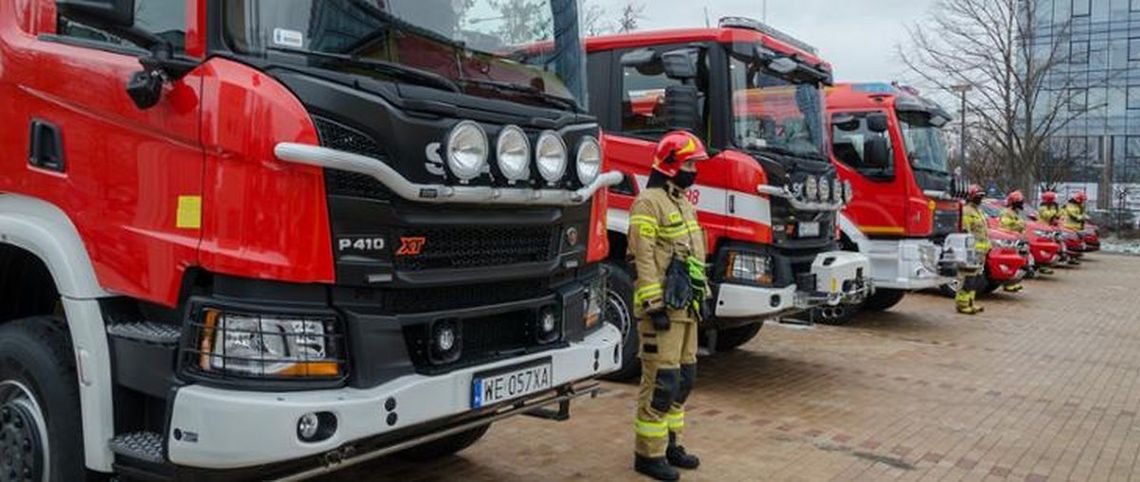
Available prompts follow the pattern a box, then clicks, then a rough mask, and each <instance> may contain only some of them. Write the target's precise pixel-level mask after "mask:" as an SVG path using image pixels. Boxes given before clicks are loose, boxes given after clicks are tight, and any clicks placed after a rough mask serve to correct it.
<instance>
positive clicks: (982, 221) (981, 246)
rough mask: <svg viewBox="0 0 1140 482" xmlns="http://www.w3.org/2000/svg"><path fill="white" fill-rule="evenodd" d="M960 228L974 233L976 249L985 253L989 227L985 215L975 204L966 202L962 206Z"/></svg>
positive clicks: (987, 244)
mask: <svg viewBox="0 0 1140 482" xmlns="http://www.w3.org/2000/svg"><path fill="white" fill-rule="evenodd" d="M962 229H963V230H964V231H966V232H967V233H970V234H972V235H974V240H975V241H976V242H977V249H978V251H982V255H983V256H984V255H985V252H986V251H989V250H990V231H989V229H990V227H989V225H987V224H986V216H985V215H983V214H982V211H981V209H978V207H977V206H975V205H973V204H969V203H967V204H966V205H965V206H964V207H962Z"/></svg>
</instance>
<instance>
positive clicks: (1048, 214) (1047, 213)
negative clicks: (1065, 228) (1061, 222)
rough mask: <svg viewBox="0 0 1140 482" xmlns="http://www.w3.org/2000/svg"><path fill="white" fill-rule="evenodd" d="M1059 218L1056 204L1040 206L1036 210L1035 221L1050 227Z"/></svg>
mask: <svg viewBox="0 0 1140 482" xmlns="http://www.w3.org/2000/svg"><path fill="white" fill-rule="evenodd" d="M1060 217H1061V209H1060V208H1058V207H1057V205H1056V204H1042V205H1041V207H1039V208H1037V219H1039V220H1040V221H1041V222H1043V223H1045V224H1049V225H1052V224H1054V223H1056V222H1057V220H1058V219H1059V218H1060Z"/></svg>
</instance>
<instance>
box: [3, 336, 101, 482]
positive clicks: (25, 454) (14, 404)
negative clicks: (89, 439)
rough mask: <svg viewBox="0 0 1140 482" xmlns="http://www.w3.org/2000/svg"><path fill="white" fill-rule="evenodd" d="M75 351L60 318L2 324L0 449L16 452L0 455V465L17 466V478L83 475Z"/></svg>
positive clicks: (67, 478) (75, 477)
mask: <svg viewBox="0 0 1140 482" xmlns="http://www.w3.org/2000/svg"><path fill="white" fill-rule="evenodd" d="M73 353H74V350H72V348H71V340H70V338H69V336H68V334H67V331H66V324H65V322H64V321H63V320H62V319H59V318H54V317H35V318H27V319H23V320H16V321H11V322H8V323H6V324H3V325H0V453H9V454H18V455H19V456H17V457H3V458H0V471H3V472H11V471H12V470H15V471H16V473H17V474H18V475H21V476H20V477H17V478H18V479H19V480H25V479H31V480H41V479H43V478H44V475H47V476H48V477H47V480H51V481H67V482H70V481H76V480H85V479H86V476H87V474H86V468H85V464H84V453H83V424H82V420H81V418H80V409H79V384H78V382H77V381H76V376H75V358H74V356H73V355H72V354H73ZM16 438H19V439H20V440H21V441H26V440H30V441H31V443H30V444H25V443H19V442H13V441H14V440H15V439H16ZM6 443H17V444H18V445H5V444H6ZM6 451H7V452H6ZM25 471H29V472H30V473H31V475H30V476H29V477H23V475H27V472H25ZM6 477H8V474H0V480H2V479H5V478H6Z"/></svg>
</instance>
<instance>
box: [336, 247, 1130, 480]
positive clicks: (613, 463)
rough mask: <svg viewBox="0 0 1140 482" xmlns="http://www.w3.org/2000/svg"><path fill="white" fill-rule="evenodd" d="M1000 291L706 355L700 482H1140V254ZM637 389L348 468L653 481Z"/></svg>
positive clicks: (778, 328) (406, 476) (918, 304)
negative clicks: (640, 433)
mask: <svg viewBox="0 0 1140 482" xmlns="http://www.w3.org/2000/svg"><path fill="white" fill-rule="evenodd" d="M983 303H984V304H985V306H986V308H987V311H986V313H984V314H983V315H981V316H978V317H973V318H969V317H962V316H957V315H955V314H954V313H953V307H952V301H951V300H948V299H944V298H940V297H938V296H935V295H927V294H919V295H911V296H908V297H907V298H906V299H905V300H904V301H903V302H902V303H901V304H900V305H899V306H897V307H896V308H895V309H893V310H891V311H889V312H886V313H871V314H866V315H862V317H861V318H859V319H856V320H855V321H854V322H852V323H851V324H850V325H848V326H846V327H826V326H816V327H812V328H807V329H803V328H793V327H789V326H784V325H770V326H767V327H765V328H764V330H763V331H762V332H761V334H760V336H759V337H758V338H757V339H755V340H753V341H752V342H751V343H749V344H748V345H746V346H745V347H743V348H742V349H740V350H738V351H736V352H732V353H727V354H720V355H716V356H713V357H707V358H703V359H702V360H701V362H700V363H701V364H700V375H699V377H698V386H697V389H696V392H695V394H694V398H693V400H692V402H691V405H692V406H691V408H690V409H689V418H688V428H689V434H690V435H689V439H688V444H687V445H688V446H689V448H690V450H691V451H693V452H697V453H699V454H700V455H701V456H702V457H703V461H704V466H703V467H702V468H701V469H700V470H699V471H697V472H691V473H687V474H685V479H684V480H709V481H729V480H733V481H735V480H791V481H800V480H802V481H815V480H890V479H897V480H906V481H959V480H963V481H966V480H969V481H981V480H986V481H991V480H995V481H996V480H1013V481H1026V482H1040V481H1047V480H1048V481H1065V480H1076V481H1083V480H1129V479H1140V457H1138V454H1140V418H1138V416H1137V414H1138V413H1140V258H1126V257H1117V256H1110V255H1106V254H1100V255H1096V256H1094V257H1093V258H1092V259H1091V260H1090V261H1088V262H1086V263H1085V264H1084V265H1083V266H1081V267H1079V268H1076V269H1066V270H1059V272H1058V274H1057V275H1056V276H1054V277H1052V279H1043V280H1032V281H1029V282H1027V283H1026V290H1025V292H1024V293H1022V294H1020V295H1004V294H996V295H993V296H990V297H988V299H983ZM635 391H636V387H634V386H631V385H622V384H606V385H605V393H603V394H602V395H601V396H600V397H599V398H597V399H595V400H585V401H583V402H579V403H577V404H576V405H575V406H574V418H573V419H572V420H571V421H569V422H565V423H554V422H545V421H540V420H536V419H530V418H516V419H512V420H509V421H505V422H502V423H499V424H497V425H495V426H494V427H493V428H492V429H491V431H490V433H489V434H488V435H487V437H486V438H485V439H484V440H483V441H481V442H480V443H479V444H477V445H475V446H474V447H472V448H471V449H469V450H467V451H465V452H463V453H462V454H460V455H459V456H456V457H451V458H448V459H445V460H442V461H438V462H436V463H433V464H410V463H407V462H402V461H396V460H393V459H384V460H382V461H381V462H380V463H378V464H373V465H370V466H369V467H366V468H362V469H357V470H354V471H351V472H348V473H345V474H343V475H341V476H339V477H337V480H372V481H401V482H410V481H434V480H466V481H480V480H486V481H516V480H543V481H548V480H607V481H608V480H642V479H640V478H638V477H636V476H635V475H634V474H633V472H632V469H631V465H632V459H633V455H632V433H633V432H632V418H631V417H632V416H633V413H634V405H633V401H632V400H633V396H634V393H635ZM1134 474H1136V475H1134Z"/></svg>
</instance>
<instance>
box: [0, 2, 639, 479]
mask: <svg viewBox="0 0 1140 482" xmlns="http://www.w3.org/2000/svg"><path fill="white" fill-rule="evenodd" d="M531 3H534V4H537V5H538V6H539V8H537V9H536V10H534V11H532V12H530V13H528V14H527V15H530V17H528V18H527V22H528V27H530V28H528V29H527V31H526V32H525V33H519V32H513V31H512V32H508V29H506V28H504V25H506V24H505V22H507V21H508V20H506V19H503V15H504V11H503V10H502V6H501V5H500V4H499V3H498V2H494V1H490V0H473V1H466V2H452V1H451V0H416V1H411V0H408V1H400V0H397V1H390V2H360V1H350V0H319V1H318V0H233V1H225V2H221V1H207V0H187V1H185V2H171V1H159V0H108V1H79V0H59V1H53V0H0V118H3V119H4V122H5V123H6V126H7V128H5V129H3V130H2V131H0V152H2V153H3V157H4V158H5V159H7V160H6V161H4V162H3V164H2V165H0V192H2V193H3V194H0V454H3V460H0V468H2V470H0V480H37V481H38V480H50V481H69V482H70V481H77V480H83V479H84V478H85V471H91V472H97V473H104V474H106V473H112V472H114V473H118V474H121V475H122V476H125V477H128V478H132V479H135V478H141V479H148V478H155V477H157V478H182V479H195V480H197V479H203V478H210V479H212V478H215V477H221V478H227V477H233V478H238V479H245V480H248V479H253V478H256V479H265V478H278V477H286V478H303V477H312V476H315V475H318V474H321V473H324V472H328V471H331V470H334V469H337V468H340V467H345V466H348V465H352V464H356V463H360V462H363V461H366V460H369V459H372V458H375V457H377V456H380V455H383V454H386V453H393V452H402V451H404V450H406V449H411V452H403V453H406V454H408V455H410V456H415V457H435V456H441V455H444V454H448V453H452V452H455V451H458V450H462V449H463V448H464V447H466V446H468V445H470V444H472V443H474V442H475V441H476V440H478V439H479V438H480V437H481V436H482V435H483V433H484V432H485V431H486V430H487V426H488V424H490V423H492V422H494V421H496V420H500V419H502V418H504V417H508V416H511V415H516V414H524V413H525V414H537V415H541V416H544V417H547V418H553V419H564V418H565V417H567V416H568V415H569V412H568V404H569V401H570V400H571V399H574V398H576V397H579V396H581V395H584V394H588V393H591V392H592V391H593V390H595V388H594V387H596V382H593V381H592V380H593V379H594V378H596V377H597V376H599V375H601V374H604V373H607V372H609V371H612V370H614V369H615V368H617V367H618V366H620V364H621V355H622V353H621V351H620V341H621V340H620V336H621V335H620V333H619V331H618V330H617V329H615V328H614V327H612V326H610V325H607V324H605V323H602V322H600V318H601V311H602V307H603V304H604V296H605V276H604V272H603V271H604V270H603V267H602V265H601V263H600V261H602V260H603V259H605V257H606V255H607V236H606V231H605V221H604V216H605V209H606V207H605V203H604V200H605V198H604V193H605V190H606V188H607V187H608V186H610V185H613V184H615V183H617V182H620V180H621V175H620V174H618V173H611V174H606V173H603V172H602V171H601V167H602V166H601V164H602V153H601V149H600V142H599V141H598V136H599V129H598V123H597V121H596V120H595V119H594V118H593V117H591V116H590V115H589V114H588V113H587V111H586V108H585V105H584V100H585V98H586V97H585V87H586V86H585V61H586V57H585V50H584V46H583V43H582V41H581V36H580V35H579V28H580V27H579V23H578V22H579V17H578V11H577V2H576V1H574V0H549V1H538V2H531ZM486 19H492V20H486ZM508 33H510V34H509V35H508ZM543 43H545V44H546V47H545V48H544V50H543V51H544V52H546V55H545V56H540V57H533V56H532V57H529V58H530V60H531V61H532V62H530V63H523V62H520V61H518V60H517V58H516V54H515V52H517V51H521V50H524V48H522V47H518V46H522V45H533V44H543ZM552 407H557V410H556V409H555V408H552Z"/></svg>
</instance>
